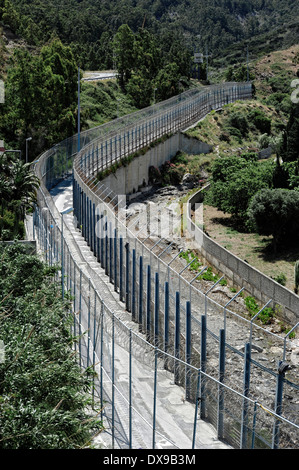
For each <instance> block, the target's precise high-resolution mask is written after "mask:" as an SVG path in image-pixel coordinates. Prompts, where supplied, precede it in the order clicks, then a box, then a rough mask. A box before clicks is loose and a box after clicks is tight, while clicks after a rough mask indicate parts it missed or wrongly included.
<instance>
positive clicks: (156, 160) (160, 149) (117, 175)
mask: <svg viewBox="0 0 299 470" xmlns="http://www.w3.org/2000/svg"><path fill="white" fill-rule="evenodd" d="M211 150H212V147H211V146H210V145H208V144H205V143H204V142H200V141H199V140H197V139H193V138H190V137H186V136H185V135H184V134H183V133H181V132H177V133H176V134H174V135H172V136H170V137H169V138H167V139H166V140H165V141H163V142H158V143H157V144H156V145H154V146H149V148H147V149H146V151H145V153H143V152H142V153H141V154H140V155H137V156H136V157H135V158H133V159H132V161H131V162H130V163H128V164H126V165H120V166H119V168H118V169H117V170H114V171H113V172H111V173H110V174H109V175H108V176H106V177H104V178H103V179H102V180H101V182H102V183H104V184H105V185H106V186H107V187H108V188H110V189H111V190H112V191H113V192H114V193H115V194H119V195H126V196H128V198H129V199H130V196H132V197H134V195H136V194H137V193H138V192H139V191H140V190H142V189H143V188H144V187H146V186H148V184H149V169H150V167H156V168H159V167H160V166H161V165H162V164H163V163H165V162H166V161H167V160H170V159H172V158H173V157H174V156H175V155H176V153H177V152H179V151H183V152H187V153H188V152H189V153H192V154H193V155H195V154H201V153H209V152H211Z"/></svg>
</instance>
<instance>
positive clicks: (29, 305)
mask: <svg viewBox="0 0 299 470" xmlns="http://www.w3.org/2000/svg"><path fill="white" fill-rule="evenodd" d="M0 257H1V267H0V270H1V275H0V339H1V340H2V341H3V343H4V345H5V360H4V362H2V363H0V396H1V399H0V415H1V420H0V448H1V449H75V448H80V447H85V446H88V445H89V444H90V439H91V436H92V432H93V430H94V429H101V423H98V422H96V421H95V420H90V416H88V414H87V408H88V406H89V405H90V400H89V398H88V395H87V392H88V391H89V390H90V389H91V385H92V378H93V373H92V371H90V370H87V371H84V372H82V371H81V370H80V368H79V366H78V365H77V364H76V360H75V356H74V354H73V351H72V343H73V340H74V339H73V338H72V337H71V336H70V332H69V331H70V321H71V318H69V317H68V311H69V306H68V302H67V301H64V302H63V301H62V299H61V296H60V290H58V289H57V285H56V284H55V283H54V282H53V279H52V277H53V273H54V272H55V268H54V269H53V268H49V267H47V266H46V265H45V264H44V263H43V262H42V261H41V260H40V259H39V258H38V257H36V256H31V255H26V253H25V248H23V247H22V246H20V245H17V244H15V245H12V246H9V247H3V246H1V245H0Z"/></svg>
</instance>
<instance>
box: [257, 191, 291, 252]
mask: <svg viewBox="0 0 299 470" xmlns="http://www.w3.org/2000/svg"><path fill="white" fill-rule="evenodd" d="M248 216H249V219H250V220H252V222H253V223H254V225H255V228H256V230H257V232H258V233H259V234H260V235H272V236H273V245H274V251H276V249H277V248H278V247H280V246H283V245H284V244H285V243H289V242H292V241H294V240H296V239H297V237H298V236H299V192H297V191H293V190H288V189H280V188H279V189H262V190H261V191H259V192H258V193H257V194H256V195H255V196H254V197H253V198H252V200H251V202H250V204H249V208H248Z"/></svg>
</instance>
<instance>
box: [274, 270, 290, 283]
mask: <svg viewBox="0 0 299 470" xmlns="http://www.w3.org/2000/svg"><path fill="white" fill-rule="evenodd" d="M274 280H275V281H276V282H278V284H281V285H282V286H285V285H286V282H287V277H286V275H285V274H284V273H280V274H278V275H277V276H276V277H275V278H274Z"/></svg>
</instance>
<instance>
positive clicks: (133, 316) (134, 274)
mask: <svg viewBox="0 0 299 470" xmlns="http://www.w3.org/2000/svg"><path fill="white" fill-rule="evenodd" d="M131 304H132V308H131V310H132V319H133V320H134V321H136V309H135V307H136V250H135V249H133V252H132V300H131Z"/></svg>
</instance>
